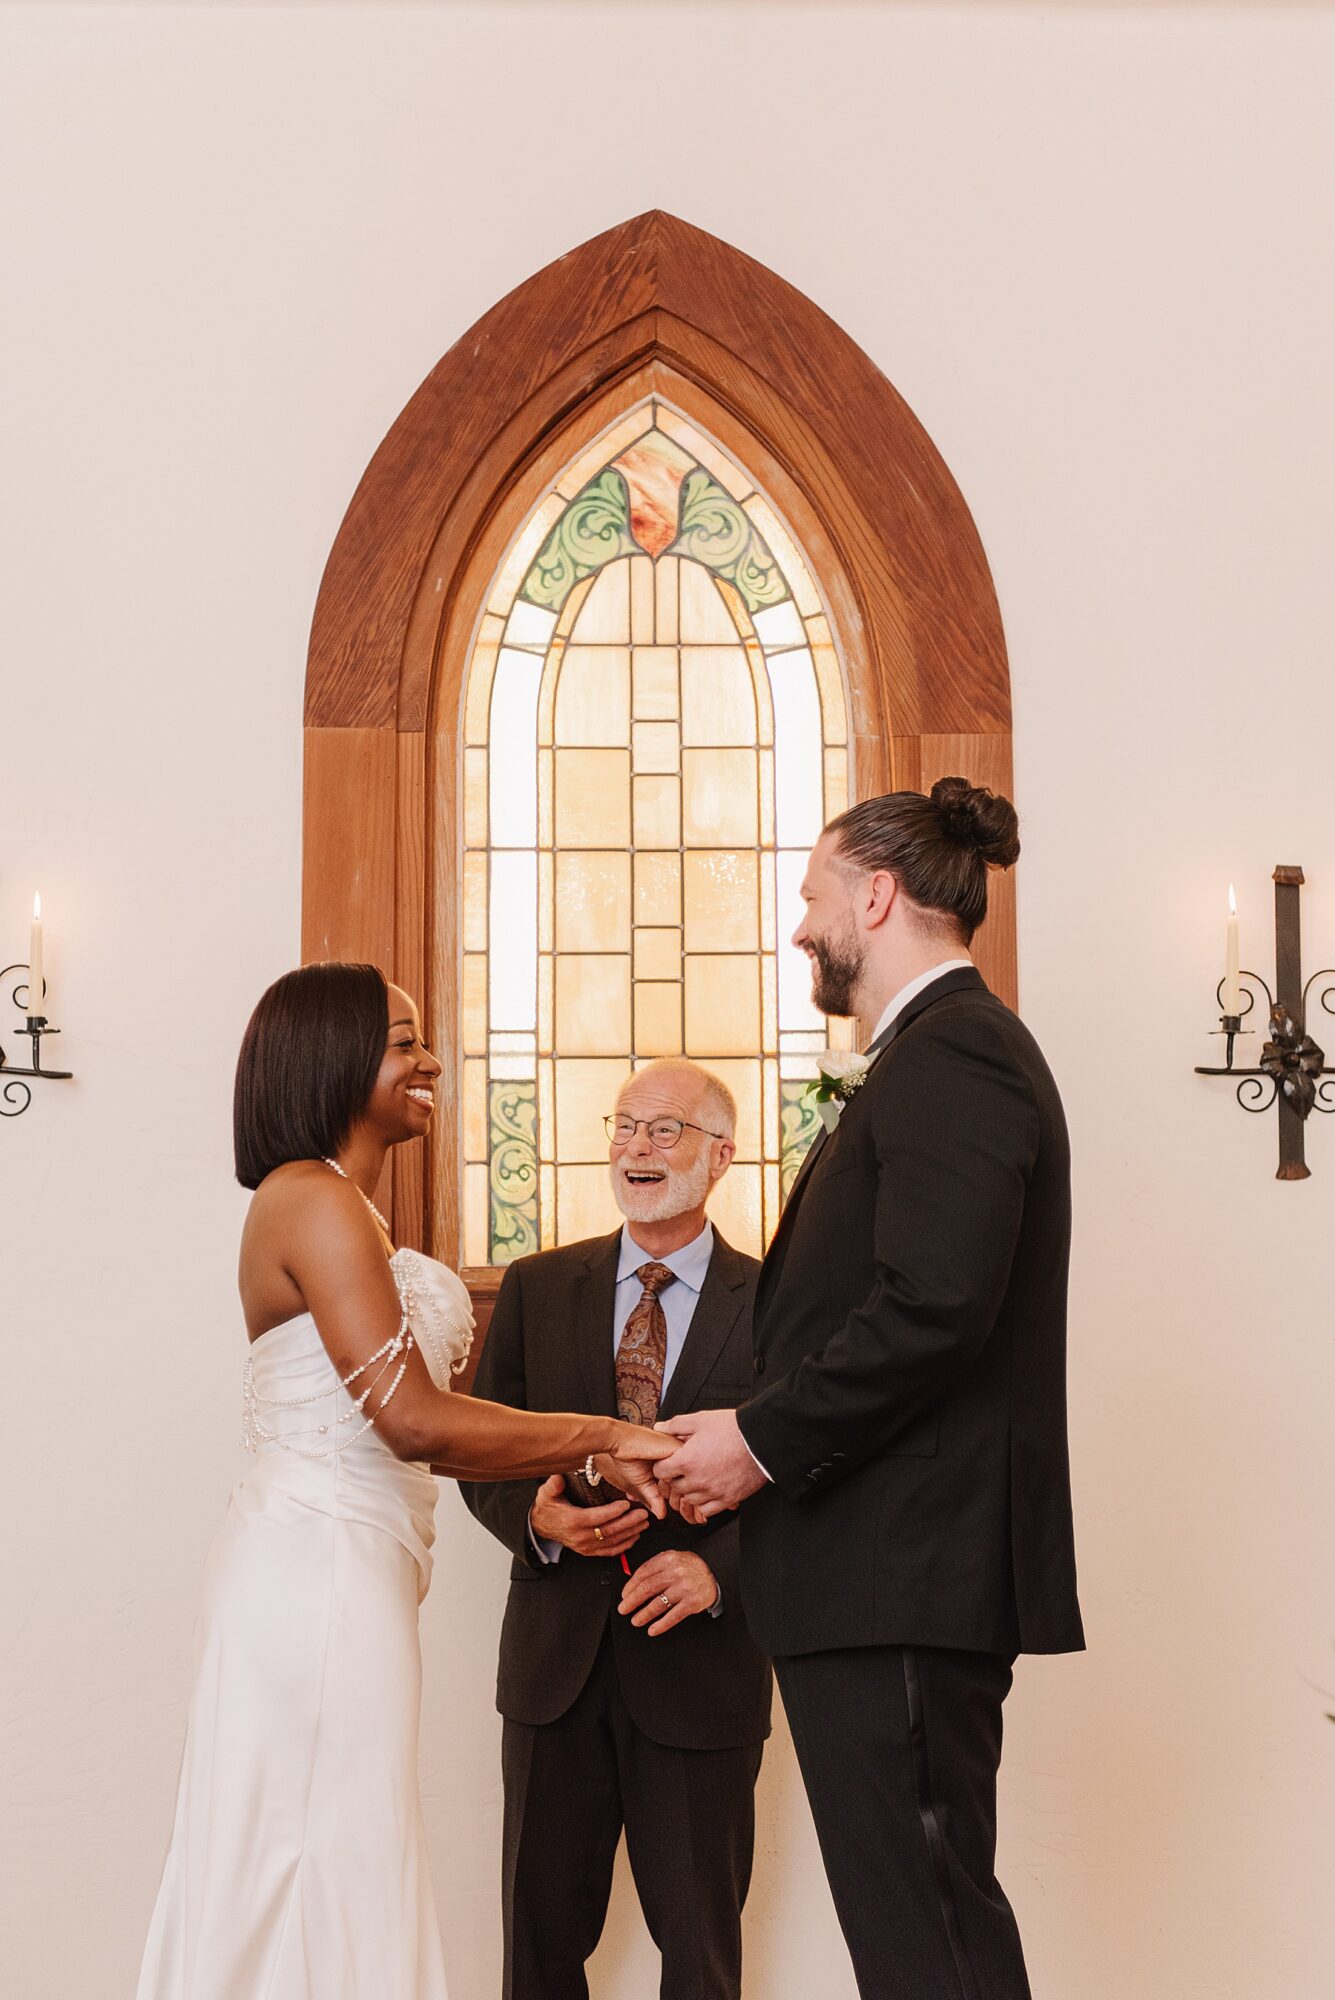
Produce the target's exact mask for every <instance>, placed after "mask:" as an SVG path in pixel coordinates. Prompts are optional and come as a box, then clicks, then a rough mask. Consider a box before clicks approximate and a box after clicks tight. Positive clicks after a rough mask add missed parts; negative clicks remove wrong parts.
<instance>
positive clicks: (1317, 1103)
mask: <svg viewBox="0 0 1335 2000" xmlns="http://www.w3.org/2000/svg"><path fill="white" fill-rule="evenodd" d="M1273 879H1274V883H1275V988H1276V992H1277V994H1278V998H1276V994H1275V993H1272V992H1271V990H1270V987H1269V985H1268V983H1267V982H1266V981H1265V980H1264V979H1262V977H1261V975H1260V973H1259V972H1247V971H1240V972H1239V974H1238V978H1239V981H1240V982H1241V991H1242V997H1243V998H1244V999H1245V1000H1246V1002H1247V1004H1246V1006H1245V1007H1242V1008H1241V1009H1240V1011H1239V1012H1238V1013H1236V1014H1228V1013H1221V1014H1220V1016H1219V1026H1218V1028H1216V1029H1215V1031H1214V1032H1215V1033H1216V1034H1219V1035H1223V1036H1224V1037H1225V1042H1224V1067H1223V1068H1222V1069H1218V1068H1206V1067H1203V1066H1202V1065H1200V1064H1198V1065H1197V1066H1196V1074H1197V1076H1223V1077H1227V1078H1228V1079H1229V1081H1230V1082H1232V1081H1234V1079H1236V1080H1237V1099H1238V1103H1239V1104H1240V1105H1241V1106H1242V1108H1243V1110H1244V1111H1251V1112H1254V1113H1258V1114H1259V1113H1261V1112H1265V1111H1269V1110H1270V1109H1271V1107H1272V1106H1275V1105H1277V1106H1278V1107H1279V1166H1278V1169H1277V1170H1276V1173H1275V1179H1276V1180H1280V1181H1305V1180H1307V1179H1308V1178H1309V1177H1310V1174H1311V1169H1310V1167H1309V1166H1308V1165H1307V1161H1306V1158H1305V1156H1304V1143H1303V1141H1304V1129H1305V1126H1306V1121H1307V1118H1308V1116H1309V1114H1310V1113H1311V1112H1313V1111H1325V1112H1335V1081H1333V1080H1332V1079H1335V1068H1332V1067H1330V1066H1329V1065H1328V1064H1327V1062H1326V1054H1325V1050H1324V1049H1322V1048H1320V1047H1318V1045H1317V1044H1316V1042H1314V1041H1313V1039H1312V1037H1311V1036H1310V1035H1309V1034H1308V1032H1307V1009H1308V1003H1309V1000H1311V1001H1313V1002H1314V1004H1315V1005H1318V1006H1320V1007H1321V1008H1322V1009H1323V1010H1324V1011H1325V1012H1326V1013H1327V1014H1331V1015H1335V967H1332V966H1324V967H1323V968H1322V970H1321V971H1320V972H1314V973H1313V974H1312V975H1311V977H1310V978H1309V979H1308V980H1307V981H1306V982H1305V983H1304V981H1303V975H1302V932H1301V921H1300V914H1299V907H1298V899H1299V897H1300V895H1301V893H1302V886H1303V882H1304V879H1305V878H1304V876H1303V871H1302V869H1301V868H1298V867H1286V866H1280V867H1278V868H1276V870H1275V873H1274V878H1273ZM1248 982H1250V984H1248ZM1257 989H1259V992H1261V993H1264V994H1265V997H1266V1005H1267V1008H1268V1009H1269V1025H1270V1036H1269V1039H1268V1040H1267V1041H1266V1043H1265V1044H1264V1046H1263V1047H1262V1050H1261V1060H1260V1063H1259V1065H1258V1066H1257V1067H1256V1068H1252V1069H1244V1068H1235V1067H1234V1064H1233V1047H1234V1043H1235V1042H1236V1040H1237V1038H1238V1037H1239V1036H1240V1035H1251V1034H1253V1033H1254V1032H1255V1030H1254V1029H1251V1028H1244V1026H1243V1022H1244V1021H1245V1020H1247V1018H1248V1017H1249V1016H1250V1015H1251V1014H1253V1013H1254V1012H1255V1010H1256V1003H1257V997H1258V992H1257ZM1215 997H1216V1001H1217V1004H1218V1005H1219V1007H1220V1008H1222V1007H1223V1005H1224V982H1223V981H1222V980H1221V981H1220V982H1219V985H1218V987H1217V989H1216V995H1215ZM1267 1084H1268V1085H1269V1088H1268V1089H1267Z"/></svg>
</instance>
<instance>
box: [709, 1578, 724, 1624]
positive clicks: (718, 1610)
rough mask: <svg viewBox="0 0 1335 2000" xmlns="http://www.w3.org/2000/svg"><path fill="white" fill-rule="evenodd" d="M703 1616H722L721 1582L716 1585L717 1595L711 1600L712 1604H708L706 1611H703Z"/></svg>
mask: <svg viewBox="0 0 1335 2000" xmlns="http://www.w3.org/2000/svg"><path fill="white" fill-rule="evenodd" d="M705 1616H706V1618H721V1617H722V1616H723V1585H722V1584H720V1585H719V1587H718V1596H717V1597H716V1598H715V1599H714V1602H713V1603H712V1604H711V1605H710V1607H709V1609H708V1611H707V1612H706V1613H705Z"/></svg>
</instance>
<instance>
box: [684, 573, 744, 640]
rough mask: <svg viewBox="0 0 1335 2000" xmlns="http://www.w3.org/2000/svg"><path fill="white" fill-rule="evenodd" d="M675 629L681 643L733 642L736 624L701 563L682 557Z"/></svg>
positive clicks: (735, 636) (711, 577)
mask: <svg viewBox="0 0 1335 2000" xmlns="http://www.w3.org/2000/svg"><path fill="white" fill-rule="evenodd" d="M678 601H679V611H678V620H679V625H678V630H679V635H680V639H681V643H682V645H684V646H710V645H715V646H719V645H722V646H726V645H735V644H736V640H737V627H736V625H735V624H734V623H733V620H732V617H731V615H730V613H729V611H728V607H727V605H726V604H725V603H724V601H723V598H722V597H721V595H720V594H719V591H718V587H717V585H716V584H715V582H714V579H713V576H712V575H711V574H710V572H709V571H708V570H707V569H706V568H705V566H704V564H703V563H699V562H688V561H683V562H682V564H681V567H680V573H679V577H678Z"/></svg>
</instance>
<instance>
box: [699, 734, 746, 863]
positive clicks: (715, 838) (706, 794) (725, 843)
mask: <svg viewBox="0 0 1335 2000" xmlns="http://www.w3.org/2000/svg"><path fill="white" fill-rule="evenodd" d="M756 787H757V768H756V752H755V751H754V750H685V751H683V752H682V803H683V812H682V822H683V827H684V831H685V839H686V845H687V847H754V846H755V844H756V834H757V819H758V801H757V797H756Z"/></svg>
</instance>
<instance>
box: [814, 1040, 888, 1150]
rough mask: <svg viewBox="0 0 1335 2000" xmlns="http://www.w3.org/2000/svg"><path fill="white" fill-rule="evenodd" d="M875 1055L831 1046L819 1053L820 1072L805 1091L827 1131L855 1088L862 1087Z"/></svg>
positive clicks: (856, 1089) (829, 1130)
mask: <svg viewBox="0 0 1335 2000" xmlns="http://www.w3.org/2000/svg"><path fill="white" fill-rule="evenodd" d="M871 1061H872V1059H871V1057H870V1056H868V1055H857V1054H855V1053H854V1052H853V1051H852V1050H849V1049H827V1050H826V1051H825V1053H824V1055H821V1056H817V1058H816V1067H817V1069H818V1070H819V1071H820V1075H819V1076H818V1077H817V1078H816V1081H815V1082H814V1083H809V1084H808V1085H807V1087H806V1089H805V1091H804V1092H803V1093H802V1094H803V1096H804V1097H805V1098H806V1099H807V1101H808V1102H809V1103H811V1104H814V1105H815V1107H816V1116H817V1117H818V1118H819V1119H820V1122H821V1124H822V1125H823V1126H824V1127H825V1129H826V1131H827V1132H833V1130H834V1128H835V1126H836V1125H837V1124H838V1123H839V1120H840V1118H841V1116H842V1115H843V1109H844V1106H845V1105H846V1104H847V1103H848V1100H849V1098H850V1097H852V1096H853V1094H854V1092H855V1091H858V1090H861V1088H862V1086H863V1084H864V1083H865V1082H866V1081H867V1072H868V1070H870V1068H871Z"/></svg>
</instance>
